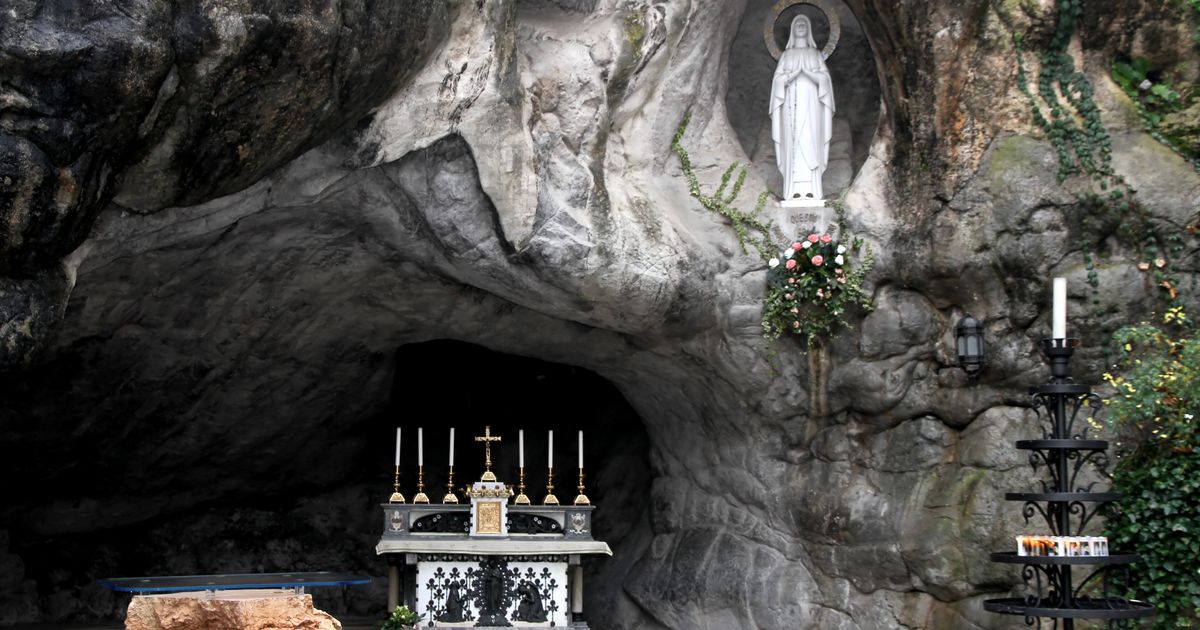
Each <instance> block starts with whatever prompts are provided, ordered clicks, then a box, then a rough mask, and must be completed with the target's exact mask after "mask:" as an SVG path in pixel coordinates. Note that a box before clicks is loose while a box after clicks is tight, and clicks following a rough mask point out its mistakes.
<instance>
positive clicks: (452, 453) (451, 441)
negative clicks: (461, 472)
mask: <svg viewBox="0 0 1200 630" xmlns="http://www.w3.org/2000/svg"><path fill="white" fill-rule="evenodd" d="M450 469H451V470H453V469H454V427H450Z"/></svg>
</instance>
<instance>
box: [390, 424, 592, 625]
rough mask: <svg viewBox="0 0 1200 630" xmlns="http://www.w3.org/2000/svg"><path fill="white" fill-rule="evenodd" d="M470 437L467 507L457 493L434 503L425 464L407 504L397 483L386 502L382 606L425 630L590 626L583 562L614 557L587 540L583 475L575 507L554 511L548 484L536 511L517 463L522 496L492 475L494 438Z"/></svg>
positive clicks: (589, 522)
mask: <svg viewBox="0 0 1200 630" xmlns="http://www.w3.org/2000/svg"><path fill="white" fill-rule="evenodd" d="M476 440H477V441H481V442H484V445H485V448H486V460H485V464H484V472H483V474H482V475H481V476H480V478H479V481H476V482H474V483H473V484H472V485H471V486H470V487H468V488H465V489H464V490H463V494H464V495H465V496H466V497H467V498H468V499H469V503H459V502H458V496H457V492H454V491H453V490H451V491H448V492H447V495H446V497H445V498H443V499H442V501H443V502H442V503H430V502H429V500H428V497H427V496H425V493H424V492H423V491H422V490H423V485H424V484H423V476H424V471H423V466H421V472H420V473H419V475H420V478H421V479H422V481H421V482H419V486H418V494H417V496H416V497H414V500H413V502H412V503H407V502H404V497H403V496H402V495H401V494H400V493H399V488H398V485H399V484H398V481H397V489H396V492H395V493H393V495H392V498H391V499H390V500H389V501H388V502H387V503H383V504H382V506H381V507H382V510H383V534H382V535H381V537H380V539H379V543H378V544H377V545H376V547H375V551H376V553H377V554H379V555H381V556H384V557H385V558H387V560H388V565H389V567H388V610H393V609H395V607H396V606H397V605H399V604H405V605H407V606H408V607H409V608H410V609H412V610H413V611H415V612H417V613H418V614H421V615H423V618H422V621H421V624H420V626H421V627H433V628H456V627H476V628H493V627H513V626H516V627H570V628H579V629H582V628H587V627H588V626H587V623H586V621H584V619H583V567H582V565H581V559H582V557H583V556H585V555H589V554H602V555H612V551H611V550H610V549H609V547H608V544H607V543H604V542H602V541H598V540H595V539H594V538H593V537H592V513H593V511H594V510H595V506H593V505H591V504H590V502H589V501H588V499H587V497H586V496H585V495H584V494H583V487H582V473H581V474H580V477H581V482H580V487H579V496H578V497H576V499H575V501H574V502H572V503H566V504H561V505H560V504H559V503H558V500H557V498H556V497H555V496H554V494H553V485H552V483H551V484H550V485H549V488H548V492H547V497H546V499H544V500H543V504H542V505H534V504H533V503H532V502H531V501H530V500H529V498H528V497H527V496H525V492H524V468H523V467H522V468H521V472H520V479H521V482H520V486H519V488H520V493H519V494H517V493H515V492H514V491H513V489H512V488H511V487H510V486H509V485H508V484H506V483H504V482H502V481H499V480H498V479H497V477H496V475H495V473H494V472H492V470H491V444H492V442H495V441H499V438H498V437H495V436H492V435H491V431H490V428H489V429H488V430H487V431H486V432H485V436H484V437H482V438H476ZM523 450H524V449H523V442H522V451H523ZM581 450H582V441H581ZM523 459H524V457H523V452H522V460H523ZM581 459H582V458H581ZM452 474H453V473H452V472H451V475H452ZM550 474H551V475H552V474H553V469H551V470H550ZM550 478H551V479H552V476H551V477H550ZM451 479H452V477H451ZM452 485H453V484H452V483H451V486H452ZM514 496H515V497H516V498H515V500H513V497H514Z"/></svg>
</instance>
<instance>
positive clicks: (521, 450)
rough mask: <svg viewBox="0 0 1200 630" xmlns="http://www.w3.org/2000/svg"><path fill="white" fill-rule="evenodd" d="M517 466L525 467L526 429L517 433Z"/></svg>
mask: <svg viewBox="0 0 1200 630" xmlns="http://www.w3.org/2000/svg"><path fill="white" fill-rule="evenodd" d="M517 465H518V466H520V467H521V468H524V467H525V429H521V430H519V431H517Z"/></svg>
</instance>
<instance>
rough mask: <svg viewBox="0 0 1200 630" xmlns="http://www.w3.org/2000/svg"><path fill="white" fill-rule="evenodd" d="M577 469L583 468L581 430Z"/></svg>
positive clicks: (581, 433) (581, 432)
mask: <svg viewBox="0 0 1200 630" xmlns="http://www.w3.org/2000/svg"><path fill="white" fill-rule="evenodd" d="M579 470H583V431H580V432H579Z"/></svg>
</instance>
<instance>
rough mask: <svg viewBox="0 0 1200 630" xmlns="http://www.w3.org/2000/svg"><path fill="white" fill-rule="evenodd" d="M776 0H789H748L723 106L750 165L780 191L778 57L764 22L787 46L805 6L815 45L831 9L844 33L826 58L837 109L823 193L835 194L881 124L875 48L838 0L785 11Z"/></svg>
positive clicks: (825, 36) (825, 31) (824, 38)
mask: <svg viewBox="0 0 1200 630" xmlns="http://www.w3.org/2000/svg"><path fill="white" fill-rule="evenodd" d="M780 4H787V3H786V2H784V3H779V2H772V1H771V0H751V1H750V2H749V3H747V6H746V10H745V12H744V13H743V14H742V21H741V23H740V24H739V25H738V30H737V34H736V35H735V36H734V41H733V46H732V47H731V48H730V51H729V64H728V72H729V88H728V91H727V92H726V93H725V110H726V112H728V116H729V123H730V125H732V126H733V129H734V131H735V132H736V133H737V137H738V141H739V142H741V145H742V149H743V150H745V152H746V155H747V156H749V158H750V161H751V164H752V165H753V168H754V169H755V171H756V172H757V173H758V174H759V176H761V177H762V178H763V180H764V181H766V182H767V185H768V187H769V189H770V190H771V191H772V192H774V193H775V194H779V191H780V190H781V189H782V184H783V181H782V176H781V175H780V174H779V170H778V168H777V167H776V165H775V146H774V143H773V142H772V139H771V117H770V115H769V110H768V101H769V100H770V95H771V79H772V77H773V75H774V73H775V66H776V64H777V62H776V60H775V59H774V58H773V57H772V56H771V53H770V51H769V50H768V48H767V43H766V39H765V37H764V30H765V29H766V28H767V24H769V23H773V31H774V36H775V41H776V43H777V45H778V47H779V48H780V49H783V48H785V47H786V46H787V41H788V28H789V26H790V25H791V23H792V19H793V18H795V17H796V16H797V15H800V14H803V15H806V16H808V17H809V19H810V20H811V21H812V25H813V33H814V35H815V37H814V39H815V40H816V45H817V47H818V48H824V47H825V45H826V43H827V42H828V41H829V36H830V20H829V18H828V17H827V16H826V13H825V11H827V10H828V11H831V12H832V13H833V14H834V16H836V21H837V22H838V24H839V25H840V33H841V34H840V37H839V38H838V40H837V46H836V48H835V49H834V51H833V53H832V54H831V55H830V56H829V58H828V59H826V60H825V64H826V66H827V67H828V68H829V74H830V76H831V78H832V80H833V92H834V101H835V103H836V108H837V112H836V114H835V115H834V117H833V138H832V140H831V143H830V147H829V164H828V166H827V168H826V170H825V177H824V193H825V197H826V198H827V199H828V198H837V196H838V195H839V194H841V193H842V191H844V190H845V189H846V188H848V187H849V186H850V183H851V181H852V180H853V178H854V175H855V174H856V173H858V170H859V169H860V168H861V167H862V165H863V162H865V161H866V159H867V154H868V152H869V150H870V145H871V140H872V138H873V137H874V136H875V131H876V129H877V128H878V126H879V110H880V86H879V85H880V84H879V77H878V74H877V71H876V67H875V59H874V55H873V54H872V52H871V45H870V42H869V41H868V40H867V36H866V33H865V32H864V31H863V28H862V25H861V24H859V22H858V20H857V19H856V18H855V16H854V13H853V12H852V11H851V10H850V8H849V7H848V6H846V5H845V3H843V2H841V1H840V0H821V1H820V2H814V3H808V2H803V3H795V4H792V5H791V6H788V7H786V8H784V9H783V11H779V9H778V8H779V5H780Z"/></svg>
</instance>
